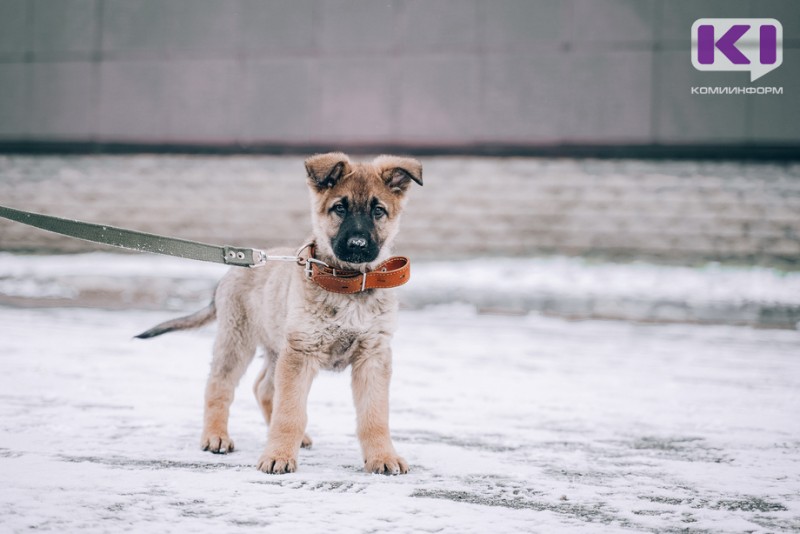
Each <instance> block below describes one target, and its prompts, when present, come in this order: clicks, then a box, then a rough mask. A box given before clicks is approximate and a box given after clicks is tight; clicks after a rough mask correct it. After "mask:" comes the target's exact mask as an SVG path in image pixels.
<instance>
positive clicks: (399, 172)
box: [372, 156, 422, 193]
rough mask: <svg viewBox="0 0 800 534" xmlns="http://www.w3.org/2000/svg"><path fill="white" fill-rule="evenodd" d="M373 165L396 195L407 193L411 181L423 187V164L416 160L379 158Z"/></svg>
mask: <svg viewBox="0 0 800 534" xmlns="http://www.w3.org/2000/svg"><path fill="white" fill-rule="evenodd" d="M372 163H373V165H375V166H376V167H377V168H378V172H380V175H381V178H383V181H384V182H385V183H386V185H387V186H388V187H389V189H391V190H392V191H394V192H395V193H402V192H405V190H406V189H408V184H409V183H410V182H411V180H414V181H415V182H417V183H418V184H419V185H422V163H420V162H419V161H417V160H415V159H414V158H401V157H398V156H378V157H377V158H375V159H374V160H373V162H372Z"/></svg>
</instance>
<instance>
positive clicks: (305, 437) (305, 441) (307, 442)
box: [300, 434, 314, 449]
mask: <svg viewBox="0 0 800 534" xmlns="http://www.w3.org/2000/svg"><path fill="white" fill-rule="evenodd" d="M313 444H314V440H312V439H311V436H309V435H308V434H303V441H301V442H300V447H302V448H303V449H310V448H311V445H313Z"/></svg>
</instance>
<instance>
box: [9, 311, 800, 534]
mask: <svg viewBox="0 0 800 534" xmlns="http://www.w3.org/2000/svg"><path fill="white" fill-rule="evenodd" d="M172 315H173V314H170V313H165V312H154V311H142V310H137V311H130V310H129V311H103V310H97V309H77V308H15V307H10V306H5V307H0V368H1V369H2V373H0V398H1V399H2V402H0V488H2V489H0V530H2V531H14V532H17V531H28V530H40V531H55V532H78V531H80V532H105V531H123V530H129V531H133V532H214V533H219V532H251V531H273V532H287V531H294V532H302V533H306V532H351V531H355V532H458V533H470V532H474V533H486V532H543V533H551V532H572V531H584V532H618V531H623V532H626V531H658V532H669V531H681V532H684V531H688V532H725V533H729V532H790V531H797V530H798V529H800V418H799V417H798V413H800V350H798V349H800V332H798V331H795V330H766V329H752V328H747V327H733V326H697V325H677V324H673V325H642V324H630V323H624V322H614V321H579V322H570V321H566V320H563V319H558V318H546V317H542V316H539V315H535V314H531V315H527V316H516V317H514V316H511V317H509V316H505V317H500V316H486V315H478V314H476V313H475V312H474V308H471V307H467V306H461V305H452V306H446V307H436V308H431V309H425V310H415V311H410V310H409V311H404V312H402V313H401V317H400V328H399V331H398V333H397V336H396V338H395V373H394V380H393V384H392V427H393V433H394V437H395V442H396V446H397V448H398V450H399V452H401V453H402V454H403V455H404V456H405V457H406V458H407V459H408V460H409V462H410V464H411V472H410V473H409V474H408V475H406V476H399V477H384V476H379V475H370V474H365V473H363V472H361V470H360V465H359V464H360V463H361V462H360V456H359V450H358V445H357V442H356V439H355V436H354V410H353V407H352V403H351V401H350V395H349V383H348V377H347V374H346V373H345V374H330V373H328V374H322V375H320V377H319V378H318V379H317V381H316V383H315V386H314V388H313V389H312V393H311V399H310V406H309V433H310V434H311V435H312V437H313V438H314V448H313V449H311V450H308V451H306V450H304V451H301V457H300V468H299V471H298V472H297V473H295V474H291V475H284V476H274V475H265V474H263V473H260V472H258V471H256V470H255V468H254V463H255V460H256V458H257V457H258V455H259V453H260V451H261V448H262V446H263V444H264V438H265V425H264V423H263V422H262V420H261V416H260V414H259V412H258V409H257V407H256V404H255V401H254V399H253V398H252V395H251V394H250V391H249V386H250V383H252V380H253V379H254V372H255V371H256V366H255V365H254V366H253V368H252V369H250V372H249V374H248V376H247V377H246V379H245V381H244V383H243V384H242V385H241V386H240V389H239V392H238V396H237V399H236V402H235V403H234V406H233V410H232V427H231V433H232V437H233V438H234V439H235V440H236V444H237V451H236V452H235V453H233V454H231V455H227V456H214V455H211V454H209V453H205V452H202V451H200V450H199V447H198V441H199V433H200V421H201V404H202V393H203V386H204V381H205V373H206V370H207V362H208V361H209V359H210V346H211V342H212V339H213V328H209V329H206V330H201V331H196V332H189V333H179V334H172V335H169V336H164V337H162V338H158V339H154V340H150V341H139V340H133V339H131V336H132V335H133V334H136V333H138V332H140V331H141V330H143V329H144V328H146V327H149V326H151V325H152V324H154V323H156V322H158V321H160V320H162V319H165V318H167V317H170V316H172ZM265 527H269V528H265ZM290 529H291V530H290Z"/></svg>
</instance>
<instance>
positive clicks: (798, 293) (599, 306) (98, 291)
mask: <svg viewBox="0 0 800 534" xmlns="http://www.w3.org/2000/svg"><path fill="white" fill-rule="evenodd" d="M226 269H227V268H226V267H225V266H221V265H216V264H212V263H203V262H193V261H187V260H183V259H179V258H170V257H165V256H155V255H150V254H135V255H131V254H114V253H103V252H95V253H88V254H75V255H64V256H35V255H34V256H30V255H14V254H9V253H0V305H1V304H14V305H25V306H30V305H48V306H102V307H106V308H130V307H136V308H150V309H157V310H164V309H174V310H179V309H185V308H187V307H192V306H204V305H205V304H206V303H207V302H208V300H209V299H210V296H211V294H212V292H213V288H214V286H215V285H216V282H217V281H218V280H219V278H220V277H221V276H222V275H223V274H224V273H225V271H226ZM454 273H458V276H454ZM397 291H398V293H399V295H400V297H401V302H402V303H403V305H404V306H405V307H407V308H417V309H419V308H423V307H426V306H430V305H439V304H445V303H452V302H462V303H467V304H471V305H473V306H475V307H477V308H479V309H482V310H486V311H493V312H502V313H526V312H530V311H534V312H539V313H544V314H547V315H551V316H559V317H565V318H571V319H591V318H604V319H624V320H631V321H647V322H694V323H710V324H740V325H750V326H758V327H772V328H776V327H777V328H797V327H798V324H800V272H796V271H794V272H792V271H781V270H778V269H772V268H766V267H745V266H731V265H720V264H716V263H710V264H707V265H705V266H702V267H684V266H670V265H655V264H650V263H645V262H632V263H609V262H600V261H590V260H587V259H585V258H568V257H559V256H553V257H535V258H490V259H487V258H475V259H470V260H460V261H441V262H414V263H413V265H412V276H411V281H410V283H409V284H407V285H405V286H403V287H401V288H398V290H397Z"/></svg>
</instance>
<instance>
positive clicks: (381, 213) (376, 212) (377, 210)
mask: <svg viewBox="0 0 800 534" xmlns="http://www.w3.org/2000/svg"><path fill="white" fill-rule="evenodd" d="M385 216H386V210H385V209H383V208H382V207H381V206H375V207H374V208H372V218H373V219H382V218H383V217H385Z"/></svg>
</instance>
